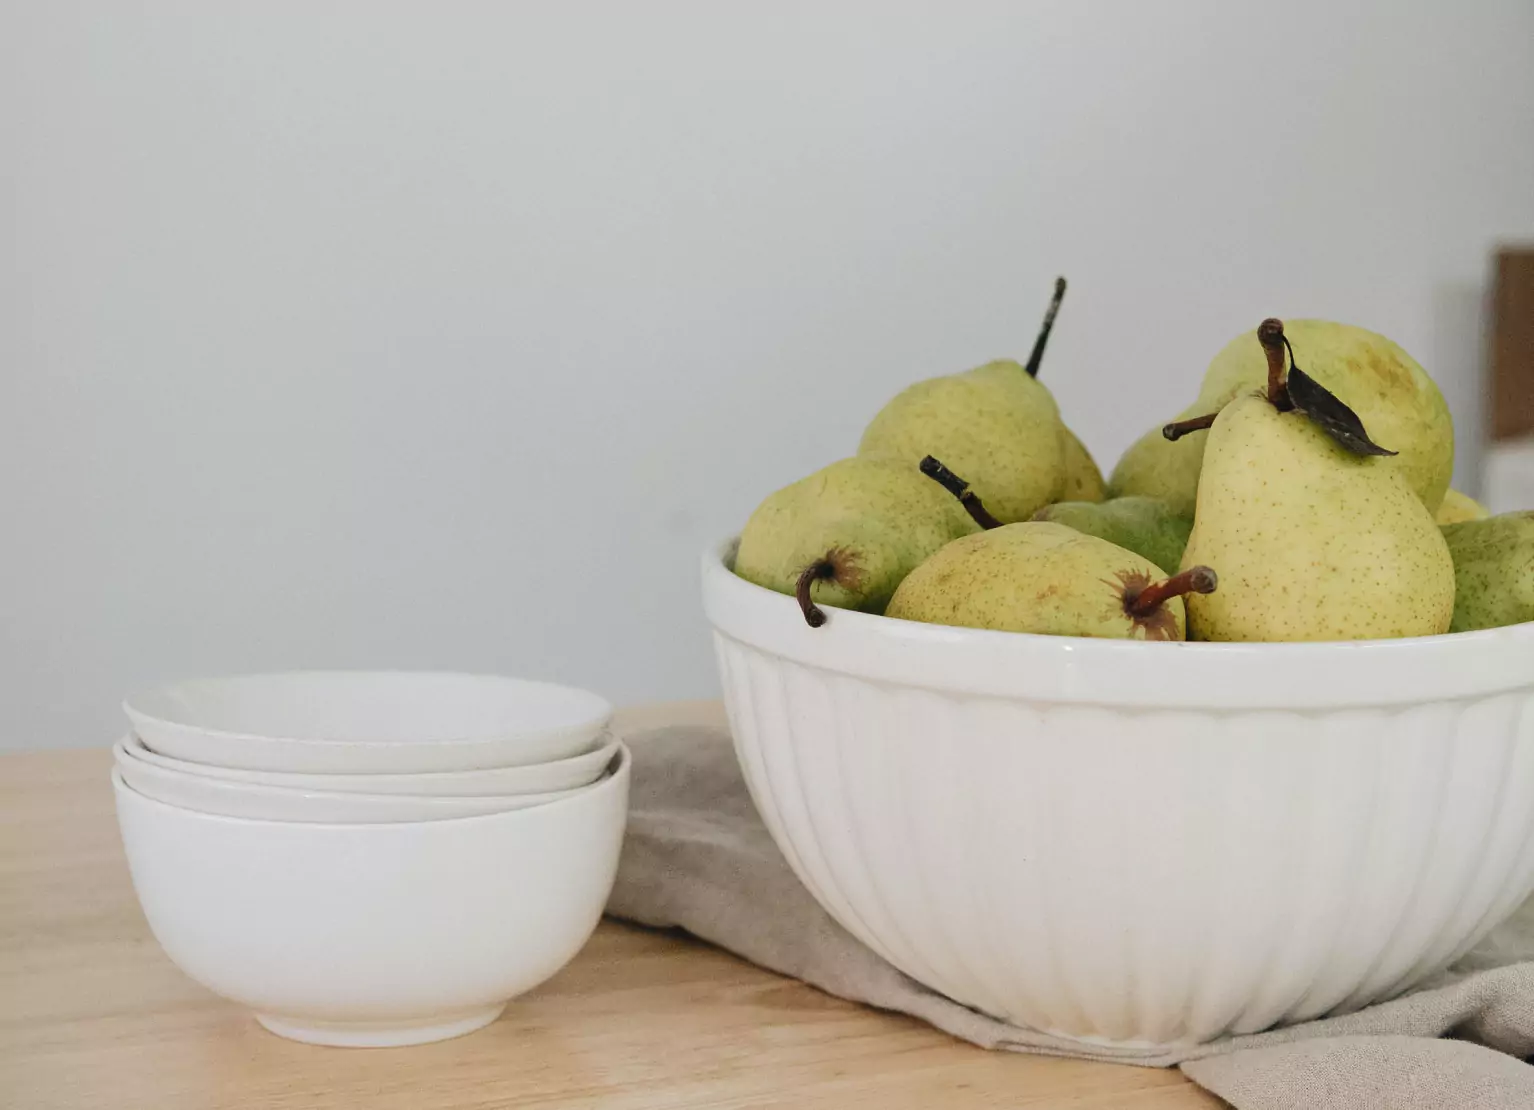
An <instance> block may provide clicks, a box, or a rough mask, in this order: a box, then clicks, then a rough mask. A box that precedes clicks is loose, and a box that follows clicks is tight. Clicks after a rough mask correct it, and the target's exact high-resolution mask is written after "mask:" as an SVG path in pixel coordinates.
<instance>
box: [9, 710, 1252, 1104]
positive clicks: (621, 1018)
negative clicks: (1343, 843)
mask: <svg viewBox="0 0 1534 1110" xmlns="http://www.w3.org/2000/svg"><path fill="white" fill-rule="evenodd" d="M718 718H719V710H718V707H717V706H716V705H714V704H713V703H691V704H686V705H672V706H659V707H647V708H646V709H644V710H635V711H629V712H627V713H625V714H624V717H623V719H622V721H621V724H622V726H623V727H624V728H627V729H634V728H641V727H647V726H648V725H651V724H655V723H660V722H663V721H668V720H677V719H689V720H695V721H711V720H717V719H718ZM110 763H111V756H110V754H109V753H108V752H107V751H105V750H91V751H72V752H48V753H35V754H21V755H10V756H4V757H0V1106H4V1107H7V1108H17V1110H22V1108H24V1110H54V1108H66V1107H67V1108H69V1110H78V1108H94V1107H122V1108H138V1107H144V1108H153V1110H235V1108H239V1110H343V1108H345V1110H353V1108H358V1107H367V1108H369V1110H448V1108H453V1110H471V1108H472V1110H491V1108H501V1107H507V1106H512V1105H516V1106H536V1107H541V1108H544V1110H561V1108H566V1107H570V1108H573V1107H592V1106H601V1107H613V1108H621V1110H642V1108H655V1110H662V1108H664V1110H686V1108H693V1107H699V1108H701V1107H710V1108H730V1107H738V1108H744V1107H758V1106H776V1105H783V1106H793V1107H796V1108H801V1110H817V1108H833V1107H834V1108H838V1110H855V1108H865V1107H866V1108H869V1110H875V1108H877V1110H902V1108H905V1107H912V1108H917V1107H920V1108H926V1107H934V1106H943V1107H954V1108H973V1107H990V1108H999V1107H1007V1108H1025V1107H1069V1108H1075V1110H1088V1108H1092V1110H1186V1108H1193V1107H1204V1108H1209V1107H1218V1106H1222V1105H1224V1104H1223V1103H1221V1102H1220V1101H1219V1100H1217V1099H1214V1098H1212V1097H1211V1096H1209V1095H1207V1094H1205V1093H1203V1092H1202V1091H1200V1090H1199V1089H1198V1088H1196V1087H1194V1086H1192V1085H1191V1084H1189V1083H1188V1082H1187V1081H1186V1080H1184V1079H1183V1078H1182V1077H1181V1075H1180V1074H1179V1073H1177V1072H1173V1071H1155V1070H1149V1069H1141V1068H1132V1067H1115V1066H1112V1065H1105V1064H1089V1063H1082V1062H1078V1061H1072V1060H1053V1059H1046V1058H1042V1057H1033V1056H1020V1055H1014V1054H1010V1053H992V1052H984V1051H981V1050H979V1049H975V1048H972V1047H970V1046H968V1045H965V1044H961V1043H958V1042H956V1041H954V1040H952V1039H951V1038H949V1037H947V1036H944V1035H943V1034H941V1033H937V1032H935V1031H933V1030H932V1029H930V1028H928V1027H926V1026H924V1025H921V1024H919V1023H917V1022H915V1021H911V1020H907V1019H904V1018H900V1017H895V1016H891V1015H889V1014H883V1013H879V1012H876V1011H873V1010H868V1009H865V1008H863V1007H859V1006H853V1005H851V1004H848V1003H845V1002H840V1001H838V1000H836V999H833V998H830V997H828V996H826V995H824V994H821V993H819V992H818V991H815V990H812V989H810V988H808V987H805V986H803V985H802V984H799V983H795V982H793V981H790V980H786V979H782V978H779V977H777V976H775V975H772V974H769V973H767V972H764V971H761V970H760V969H757V968H754V967H752V966H750V965H748V964H746V963H744V962H742V961H740V960H737V959H735V958H733V957H731V956H728V955H726V954H725V953H723V952H720V951H718V950H715V949H712V948H708V947H706V946H704V945H701V944H698V943H695V942H692V941H689V940H687V939H685V938H682V937H678V936H673V935H669V934H662V933H653V932H647V931H643V930H639V929H633V928H629V927H626V926H621V925H617V924H604V925H603V926H602V928H601V929H600V930H599V931H598V932H597V935H596V936H595V937H594V938H593V939H592V942H591V944H590V945H589V946H588V947H587V948H586V950H585V951H584V952H582V953H581V955H580V956H579V957H578V958H577V959H576V960H575V962H574V963H573V964H571V965H570V966H569V967H568V968H566V969H565V970H564V971H563V972H562V973H561V974H560V975H558V976H557V977H556V978H555V979H554V980H553V981H552V982H550V983H547V984H545V985H544V986H543V987H542V988H540V989H539V990H537V991H535V992H533V993H532V994H530V995H528V996H526V997H524V998H522V999H519V1000H517V1001H516V1002H514V1003H513V1004H512V1005H511V1007H510V1008H509V1009H508V1010H507V1012H506V1015H505V1016H504V1017H503V1018H502V1019H501V1020H500V1021H498V1022H496V1023H495V1024H494V1025H491V1026H490V1027H489V1028H487V1029H484V1030H481V1031H480V1032H478V1033H474V1034H471V1035H470V1036H467V1037H462V1038H459V1039H458V1040H453V1041H447V1042H444V1043H441V1044H435V1045H423V1046H420V1047H415V1048H402V1049H361V1050H348V1049H327V1048H313V1047H310V1046H306V1045H300V1044H293V1043H291V1042H288V1041H284V1040H281V1039H279V1038H277V1037H274V1036H272V1035H270V1034H268V1033H266V1032H265V1031H263V1030H262V1029H261V1028H260V1027H259V1026H257V1025H256V1024H255V1022H254V1021H252V1020H251V1019H250V1017H249V1016H248V1015H247V1014H246V1013H244V1012H243V1011H242V1010H241V1009H240V1008H239V1007H237V1006H234V1005H232V1004H230V1003H227V1002H224V1001H222V1000H221V999H218V998H215V997H214V996H212V995H210V994H208V993H207V992H206V991H204V990H203V989H202V988H201V987H198V986H197V985H196V984H194V983H192V982H191V981H190V980H188V979H186V978H185V977H184V976H183V975H181V973H180V972H178V971H177V970H176V969H175V968H174V967H173V966H172V965H171V964H170V963H169V962H168V961H167V960H166V959H165V957H164V955H163V954H161V952H160V949H159V947H158V946H157V945H156V944H155V942H154V939H153V938H152V937H151V936H150V935H149V931H148V928H147V926H146V925H145V923H144V919H143V916H142V915H141V914H140V912H139V909H138V905H137V903H136V902H135V901H134V898H133V891H132V888H131V886H130V884H129V881H128V875H127V870H126V867H125V864H124V861H123V857H122V852H121V849H120V847H119V845H118V841H117V830H116V823H115V820H114V818H113V814H112V798H111V791H110V788H109V786H108V782H107V769H108V767H109V766H110Z"/></svg>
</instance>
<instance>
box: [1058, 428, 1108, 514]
mask: <svg viewBox="0 0 1534 1110" xmlns="http://www.w3.org/2000/svg"><path fill="white" fill-rule="evenodd" d="M1060 460H1061V468H1062V470H1063V472H1064V480H1063V481H1062V482H1061V484H1060V500H1061V501H1101V500H1102V499H1103V498H1105V497H1107V496H1108V489H1107V486H1106V485H1105V484H1104V483H1103V472H1102V471H1101V470H1099V469H1097V463H1096V461H1095V460H1094V459H1093V458H1092V453H1091V452H1090V451H1088V450H1087V448H1086V445H1085V444H1084V443H1082V442H1081V440H1080V439H1078V438H1077V437H1076V433H1075V432H1073V431H1071V430H1070V429H1069V428H1067V427H1066V426H1065V425H1064V424H1061V425H1060Z"/></svg>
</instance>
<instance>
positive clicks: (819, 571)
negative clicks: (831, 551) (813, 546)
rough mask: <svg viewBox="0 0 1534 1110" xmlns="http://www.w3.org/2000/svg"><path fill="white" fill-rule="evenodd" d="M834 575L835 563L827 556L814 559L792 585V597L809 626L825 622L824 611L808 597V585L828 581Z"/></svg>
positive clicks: (818, 625)
mask: <svg viewBox="0 0 1534 1110" xmlns="http://www.w3.org/2000/svg"><path fill="white" fill-rule="evenodd" d="M835 577H836V564H835V563H833V562H831V560H830V558H829V557H827V558H825V559H816V560H815V561H814V562H813V563H811V564H810V565H809V566H807V567H805V568H804V570H803V571H802V572H801V573H800V575H799V581H798V582H797V583H796V584H795V586H794V598H795V600H797V601H798V602H799V611H800V612H801V613H803V614H804V623H805V624H807V625H809V626H810V627H811V628H819V627H820V626H821V625H823V624H825V623H826V613H825V610H824V609H822V608H821V607H820V606H819V605H816V604H815V602H814V601H812V600H811V599H810V587H811V586H813V585H814V584H815V583H816V582H824V581H829V580H830V579H832V578H835Z"/></svg>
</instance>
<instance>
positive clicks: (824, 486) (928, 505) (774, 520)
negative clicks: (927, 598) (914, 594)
mask: <svg viewBox="0 0 1534 1110" xmlns="http://www.w3.org/2000/svg"><path fill="white" fill-rule="evenodd" d="M978 530H979V526H978V525H977V524H976V523H975V522H974V521H973V520H971V519H970V516H969V513H967V512H966V511H965V510H964V507H963V506H962V505H960V504H959V501H958V499H957V498H955V497H954V496H953V495H952V494H951V493H949V492H948V491H947V490H945V489H943V487H941V486H939V485H938V484H937V483H936V482H934V481H933V480H932V479H930V478H928V477H927V476H926V475H924V474H923V473H921V471H920V470H918V469H917V468H916V465H915V464H914V463H906V462H902V461H900V460H898V459H889V458H866V457H857V458H850V459H842V460H841V461H840V462H834V463H832V464H831V465H830V466H828V467H826V468H824V469H823V470H818V471H816V472H815V473H814V474H811V475H810V476H809V477H808V478H804V479H801V480H800V481H797V482H795V483H794V484H793V485H790V486H785V487H784V488H782V489H780V490H778V491H777V492H776V493H773V494H771V495H769V496H768V497H767V499H766V500H765V501H763V502H762V503H761V504H760V505H759V506H757V509H756V511H755V512H753V513H752V514H751V518H750V519H749V520H748V521H746V527H745V529H744V530H743V531H742V532H741V535H740V546H739V548H738V550H737V551H736V554H735V573H736V574H738V575H740V576H741V577H742V578H744V579H746V580H747V581H748V582H755V583H756V584H757V585H758V586H766V587H767V588H768V589H769V590H777V591H778V592H779V593H784V594H792V593H793V592H794V587H795V585H796V584H797V582H798V579H799V575H800V574H801V573H802V572H803V571H804V568H805V567H807V566H809V565H810V564H812V563H814V562H816V561H817V560H820V559H823V558H825V557H826V556H827V555H828V554H830V553H831V552H836V555H835V557H834V558H833V560H832V561H833V562H835V563H837V565H838V571H839V572H838V574H837V576H836V577H835V578H834V579H824V580H821V581H817V582H816V583H815V584H814V585H813V586H812V587H811V589H810V596H811V598H812V599H813V600H815V601H817V602H819V603H820V604H822V605H834V606H836V607H838V608H841V609H862V610H865V611H867V612H873V613H878V612H882V611H883V609H884V605H885V603H886V602H887V601H888V600H889V597H890V594H892V593H894V591H895V587H896V586H897V585H899V584H900V580H901V579H902V578H904V577H905V576H906V575H907V574H908V573H910V571H911V570H912V568H914V567H915V566H916V565H917V564H918V563H920V562H921V561H922V560H923V559H925V558H926V557H927V556H929V555H931V554H932V553H933V552H934V551H936V550H938V549H939V548H940V547H942V546H943V545H944V544H945V543H947V542H948V541H949V540H952V539H955V538H956V537H958V536H967V535H969V534H970V533H971V532H975V531H978Z"/></svg>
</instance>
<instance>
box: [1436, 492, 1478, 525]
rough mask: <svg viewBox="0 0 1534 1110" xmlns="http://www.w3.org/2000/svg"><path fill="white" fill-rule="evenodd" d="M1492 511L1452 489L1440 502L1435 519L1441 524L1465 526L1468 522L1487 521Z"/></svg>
mask: <svg viewBox="0 0 1534 1110" xmlns="http://www.w3.org/2000/svg"><path fill="white" fill-rule="evenodd" d="M1490 515H1491V510H1490V509H1488V508H1487V507H1486V506H1485V505H1482V504H1481V503H1480V502H1479V501H1477V500H1476V499H1475V498H1473V497H1467V496H1466V495H1465V494H1463V493H1460V492H1459V490H1457V489H1450V490H1448V491H1447V492H1446V493H1445V494H1444V495H1443V500H1442V501H1441V502H1439V505H1438V512H1437V513H1436V514H1435V515H1434V519H1435V520H1437V521H1438V523H1439V524H1463V523H1464V522H1465V521H1467V520H1485V519H1486V518H1487V517H1489V516H1490Z"/></svg>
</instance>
